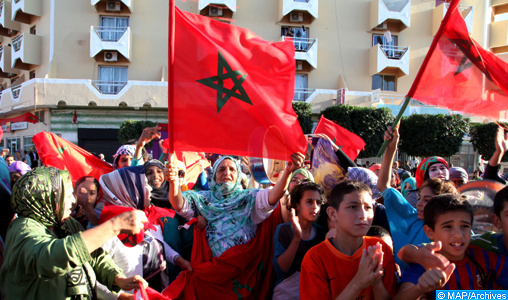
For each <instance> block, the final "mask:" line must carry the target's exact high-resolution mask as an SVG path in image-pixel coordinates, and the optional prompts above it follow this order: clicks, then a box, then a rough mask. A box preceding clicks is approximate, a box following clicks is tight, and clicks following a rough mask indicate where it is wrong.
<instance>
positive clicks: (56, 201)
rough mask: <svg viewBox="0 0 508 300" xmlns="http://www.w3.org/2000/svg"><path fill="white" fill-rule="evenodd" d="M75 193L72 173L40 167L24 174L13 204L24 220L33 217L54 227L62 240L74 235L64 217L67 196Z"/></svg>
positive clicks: (14, 192) (12, 200) (14, 191)
mask: <svg viewBox="0 0 508 300" xmlns="http://www.w3.org/2000/svg"><path fill="white" fill-rule="evenodd" d="M67 193H72V182H71V180H70V176H69V172H68V171H62V170H58V169H57V168H54V167H40V168H36V169H33V170H31V171H29V172H28V173H26V174H25V175H23V176H22V177H21V178H20V179H19V180H18V181H16V183H15V184H14V187H13V189H12V198H11V205H12V209H13V211H14V212H15V213H17V214H18V216H20V217H28V218H32V219H34V220H36V221H38V222H40V223H41V224H43V225H44V226H46V227H53V228H54V232H55V233H56V234H57V236H58V237H59V238H63V237H65V236H67V235H68V234H70V232H69V231H68V230H67V228H66V226H65V225H64V223H62V216H63V213H64V211H63V210H64V207H65V196H66V194H67Z"/></svg>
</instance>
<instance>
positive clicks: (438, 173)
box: [406, 156, 450, 207]
mask: <svg viewBox="0 0 508 300" xmlns="http://www.w3.org/2000/svg"><path fill="white" fill-rule="evenodd" d="M415 178H416V188H417V189H419V188H421V186H422V185H423V182H425V181H426V180H428V179H432V178H439V179H442V180H449V179H450V171H449V170H448V162H447V161H446V160H444V159H443V158H442V157H439V156H431V157H429V158H427V159H424V160H422V162H421V163H420V164H419V165H418V167H417V168H416V174H415ZM417 194H418V190H411V191H409V192H408V193H407V196H406V200H407V202H409V204H411V206H413V207H416V203H417V202H418V197H417Z"/></svg>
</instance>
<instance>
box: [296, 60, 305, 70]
mask: <svg viewBox="0 0 508 300" xmlns="http://www.w3.org/2000/svg"><path fill="white" fill-rule="evenodd" d="M296 70H297V71H302V70H303V61H301V60H298V61H296Z"/></svg>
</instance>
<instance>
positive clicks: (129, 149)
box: [113, 145, 143, 170]
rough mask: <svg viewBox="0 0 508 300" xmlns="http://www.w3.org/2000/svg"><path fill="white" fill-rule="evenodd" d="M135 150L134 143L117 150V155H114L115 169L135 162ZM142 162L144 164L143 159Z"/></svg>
mask: <svg viewBox="0 0 508 300" xmlns="http://www.w3.org/2000/svg"><path fill="white" fill-rule="evenodd" d="M135 152H136V146H134V145H123V146H120V148H118V150H116V153H115V155H113V170H116V169H121V168H125V167H130V166H131V164H132V162H133V157H134V153H135ZM141 164H143V161H142V160H141ZM136 165H137V164H136Z"/></svg>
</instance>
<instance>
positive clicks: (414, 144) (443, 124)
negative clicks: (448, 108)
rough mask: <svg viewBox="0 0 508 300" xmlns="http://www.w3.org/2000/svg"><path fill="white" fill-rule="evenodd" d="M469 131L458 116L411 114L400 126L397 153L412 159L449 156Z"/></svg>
mask: <svg viewBox="0 0 508 300" xmlns="http://www.w3.org/2000/svg"><path fill="white" fill-rule="evenodd" d="M468 130H469V119H468V118H466V119H464V117H463V116H462V115H458V114H455V115H442V114H439V115H429V114H413V115H411V116H409V117H404V118H402V120H401V124H400V129H399V132H400V144H399V149H400V151H402V152H404V153H407V154H408V155H413V156H422V157H428V156H443V157H446V156H452V155H454V154H455V153H457V152H459V150H460V146H461V145H462V139H463V137H464V135H465V134H466V133H467V132H468Z"/></svg>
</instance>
